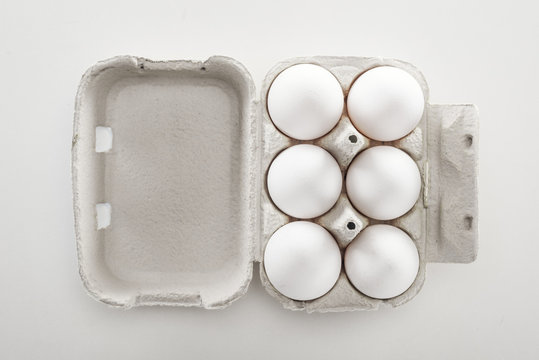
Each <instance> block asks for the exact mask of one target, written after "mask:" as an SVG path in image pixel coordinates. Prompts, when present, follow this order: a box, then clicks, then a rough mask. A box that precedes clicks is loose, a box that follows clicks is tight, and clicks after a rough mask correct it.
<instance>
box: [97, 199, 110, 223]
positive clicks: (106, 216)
mask: <svg viewBox="0 0 539 360" xmlns="http://www.w3.org/2000/svg"><path fill="white" fill-rule="evenodd" d="M111 210H112V208H111V206H110V204H109V203H99V204H95V212H96V218H97V230H101V229H106V228H107V227H109V225H110V216H111Z"/></svg>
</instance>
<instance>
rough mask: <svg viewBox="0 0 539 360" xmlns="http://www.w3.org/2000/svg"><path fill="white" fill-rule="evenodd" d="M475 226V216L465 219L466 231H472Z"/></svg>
mask: <svg viewBox="0 0 539 360" xmlns="http://www.w3.org/2000/svg"><path fill="white" fill-rule="evenodd" d="M472 225H473V216H465V217H464V227H465V228H466V230H472Z"/></svg>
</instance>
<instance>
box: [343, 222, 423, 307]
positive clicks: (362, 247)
mask: <svg viewBox="0 0 539 360" xmlns="http://www.w3.org/2000/svg"><path fill="white" fill-rule="evenodd" d="M344 267H345V271H346V275H347V276H348V279H350V281H351V282H352V284H353V285H354V286H355V287H356V288H357V289H358V290H359V291H360V292H362V293H363V294H365V295H367V296H370V297H373V298H376V299H389V298H392V297H395V296H398V295H400V294H402V293H403V292H405V291H406V290H407V289H408V288H409V287H410V285H412V283H413V282H414V280H415V278H416V276H417V272H418V270H419V255H418V252H417V248H416V246H415V244H414V242H413V241H412V239H411V238H410V237H409V236H408V235H407V234H406V233H405V232H404V231H402V230H401V229H399V228H396V227H394V226H391V225H385V224H379V225H372V226H368V227H367V228H365V230H363V231H362V232H361V233H360V234H359V236H358V237H357V238H356V239H355V240H354V241H352V243H350V245H348V247H347V248H346V252H345V255H344Z"/></svg>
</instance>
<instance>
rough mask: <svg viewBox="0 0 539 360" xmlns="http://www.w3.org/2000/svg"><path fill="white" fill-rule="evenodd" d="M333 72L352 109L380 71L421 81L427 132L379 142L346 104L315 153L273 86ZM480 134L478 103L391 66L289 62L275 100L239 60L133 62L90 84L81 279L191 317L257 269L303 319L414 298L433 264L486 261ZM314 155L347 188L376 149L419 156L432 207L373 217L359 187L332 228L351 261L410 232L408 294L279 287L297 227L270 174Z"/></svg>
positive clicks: (84, 111) (79, 163)
mask: <svg viewBox="0 0 539 360" xmlns="http://www.w3.org/2000/svg"><path fill="white" fill-rule="evenodd" d="M304 63H308V64H315V65H318V66H321V67H323V68H324V69H326V70H328V71H329V72H331V73H332V74H333V75H334V76H335V77H336V79H337V80H338V81H339V83H340V85H341V87H342V90H343V96H345V97H346V95H347V94H348V92H349V90H350V87H351V86H352V84H353V83H354V81H355V80H356V79H357V78H358V77H359V76H360V75H361V74H363V73H365V72H366V71H368V70H369V69H373V68H375V67H379V66H385V65H387V66H392V67H397V68H400V69H403V70H405V71H406V72H407V73H409V74H410V75H412V76H413V77H414V79H415V80H416V81H417V82H418V83H419V85H420V86H421V89H422V91H423V97H424V99H425V106H424V111H423V115H422V118H421V120H420V122H419V124H418V126H417V127H416V128H415V129H414V130H413V131H412V132H411V133H410V134H408V135H407V136H405V137H404V138H401V139H399V140H396V141H391V142H380V141H374V140H371V139H369V138H367V137H366V136H364V135H362V134H361V133H360V132H359V131H358V130H357V129H356V128H355V127H354V126H353V125H352V123H351V121H350V119H349V117H348V113H347V109H346V105H345V106H344V110H343V113H342V115H341V117H340V119H339V121H338V123H337V125H336V126H335V127H334V128H333V129H332V130H331V131H330V132H329V133H327V134H326V135H324V136H322V137H320V138H317V139H314V140H308V141H300V140H295V139H292V138H290V137H288V136H286V135H284V134H283V133H282V132H280V131H279V130H278V129H277V128H276V127H275V125H274V123H273V122H272V120H271V118H270V115H269V113H268V109H267V104H266V101H267V94H268V92H269V89H270V87H271V84H272V83H273V81H274V79H275V78H276V77H277V76H278V75H279V74H280V73H281V72H282V71H283V70H285V69H287V68H289V67H291V66H293V65H295V64H304ZM477 135H478V115H477V110H476V108H475V107H474V106H473V105H432V104H429V102H428V86H427V83H426V81H425V79H424V77H423V76H422V74H421V73H420V72H419V71H418V70H417V69H416V68H415V67H413V66H412V65H410V64H408V63H405V62H402V61H397V60H392V59H382V58H366V57H308V58H295V59H290V60H286V61H283V62H281V63H279V64H277V65H276V66H275V67H274V68H273V69H272V70H270V72H269V73H268V75H267V76H266V79H265V80H264V82H263V84H262V88H261V95H260V100H257V98H256V92H255V86H254V83H253V81H252V79H251V77H250V75H249V73H248V71H247V70H246V69H245V68H244V67H243V66H242V65H241V64H239V63H238V62H237V61H235V60H233V59H230V58H226V57H211V58H209V59H208V60H206V61H200V62H199V61H183V60H180V61H150V60H148V59H143V58H138V57H132V56H121V57H116V58H112V59H109V60H105V61H102V62H99V63H98V64H96V65H94V66H93V67H92V68H90V69H89V70H88V71H87V72H86V74H85V75H84V76H83V78H82V81H81V84H80V87H79V92H78V94H77V101H76V110H75V121H74V136H73V150H72V155H73V163H72V165H73V195H74V213H75V226H76V237H77V249H78V257H79V269H80V274H81V278H82V281H83V283H84V285H85V287H86V289H87V290H88V292H89V293H90V294H91V295H92V296H93V297H94V298H96V299H98V300H100V301H102V302H104V303H107V304H109V305H112V306H118V307H124V308H129V307H132V306H139V305H181V306H198V307H204V308H208V309H216V308H223V307H225V306H228V305H229V304H230V303H231V302H233V301H234V300H236V299H238V298H239V297H241V296H242V295H243V294H244V293H245V292H246V291H247V288H248V285H249V283H250V281H251V278H252V269H253V263H254V262H260V263H261V266H260V277H261V280H262V283H263V285H264V287H265V288H266V290H267V291H268V292H269V293H270V294H271V295H272V296H274V297H275V298H277V300H278V301H280V302H281V303H282V304H283V306H284V307H286V308H288V309H293V310H300V309H304V310H306V311H308V312H311V311H320V312H327V311H344V310H371V309H376V308H378V307H379V306H380V305H381V304H388V305H391V306H397V305H400V304H403V303H405V302H407V301H408V300H410V299H412V298H413V297H414V296H415V295H416V294H417V293H418V292H419V290H420V289H421V286H422V284H423V282H424V280H425V271H426V264H427V263H428V262H453V263H468V262H471V261H473V260H474V259H475V258H476V256H477V240H478V233H477V182H476V176H477V174H476V171H477ZM300 143H308V144H314V145H317V146H319V147H321V148H323V149H325V150H327V151H328V152H329V153H330V154H331V155H332V156H333V157H334V158H335V159H336V161H337V163H338V164H339V166H340V169H341V172H342V175H343V177H345V176H346V171H347V169H348V166H349V165H350V163H351V162H352V160H353V159H354V158H355V157H356V156H357V155H358V154H359V153H360V152H362V151H363V150H365V149H368V148H371V147H373V146H377V145H390V146H393V147H396V148H398V149H401V150H403V151H404V152H406V153H407V154H408V155H409V156H410V157H411V158H412V159H413V160H414V161H415V163H416V164H417V166H418V168H419V171H420V174H421V181H422V186H421V192H420V197H419V199H418V201H417V202H416V203H415V205H414V206H413V208H412V209H411V210H410V211H408V212H407V213H406V214H405V215H403V216H401V217H398V218H396V219H394V220H389V221H379V220H374V219H370V218H368V217H366V216H364V215H362V214H360V213H359V212H358V211H357V210H356V209H355V208H354V206H352V204H351V203H350V201H349V199H348V197H347V194H346V188H345V187H344V186H343V188H342V192H341V194H340V196H339V198H338V200H337V202H336V204H335V205H334V206H333V207H332V208H331V209H330V210H329V211H328V212H326V213H324V214H323V215H321V216H319V217H315V218H312V219H308V221H312V222H314V223H317V224H319V225H321V226H323V227H324V228H325V229H327V230H328V231H329V232H330V233H331V235H332V236H333V237H334V238H335V240H336V241H337V243H338V245H339V247H340V249H341V251H342V252H344V251H345V249H346V247H347V245H348V244H350V243H351V242H352V241H353V240H354V239H355V238H357V237H358V235H359V234H360V233H361V231H362V230H363V229H365V228H366V227H367V226H368V225H372V224H376V223H385V224H390V225H393V226H396V227H398V228H400V229H402V230H404V231H405V232H406V233H407V234H408V235H409V236H410V237H411V238H412V240H413V242H414V244H415V246H416V247H417V250H418V254H419V270H418V274H417V277H416V278H415V281H414V282H413V284H412V285H411V286H410V287H409V288H408V289H407V290H406V291H404V292H403V293H402V294H400V295H398V296H396V297H393V298H389V299H375V298H371V297H369V296H366V295H364V294H362V293H361V292H360V291H358V290H357V289H356V288H355V287H354V286H353V285H352V284H351V282H350V281H349V280H348V277H347V275H346V273H345V269H344V267H342V268H341V274H340V276H339V277H338V280H337V282H336V283H335V285H334V286H333V287H332V288H331V290H329V292H327V293H326V294H325V295H322V296H321V297H319V298H316V299H313V300H309V301H297V300H293V299H290V298H288V297H286V296H284V295H282V294H281V293H280V292H278V291H277V290H276V289H275V288H274V287H273V286H272V284H271V282H270V281H269V279H268V277H267V275H266V272H265V268H264V264H263V259H264V249H265V246H266V244H267V242H268V240H269V239H270V238H271V236H272V234H274V233H275V231H276V230H277V229H279V228H281V227H282V226H283V225H285V224H287V223H289V222H291V221H294V220H296V219H295V218H292V217H290V216H288V215H286V214H285V213H283V212H282V211H281V210H279V209H278V208H277V207H276V206H275V204H274V202H273V201H272V200H271V197H270V196H269V193H268V190H267V186H266V175H267V170H268V168H269V167H270V164H271V163H272V161H273V160H274V159H275V157H276V156H277V155H278V154H279V153H280V152H281V151H283V150H284V149H286V148H289V147H291V146H293V145H296V144H300Z"/></svg>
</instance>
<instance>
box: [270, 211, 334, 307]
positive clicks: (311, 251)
mask: <svg viewBox="0 0 539 360" xmlns="http://www.w3.org/2000/svg"><path fill="white" fill-rule="evenodd" d="M264 269H265V271H266V275H267V276H268V279H269V281H270V282H271V284H272V285H273V287H274V288H275V289H277V291H279V292H280V293H281V294H283V295H284V296H287V297H289V298H291V299H294V300H302V301H304V300H312V299H316V298H318V297H320V296H322V295H324V294H325V293H327V292H328V291H329V290H331V288H332V287H333V285H335V283H336V282H337V279H338V277H339V274H340V272H341V253H340V250H339V246H338V245H337V242H336V241H335V239H334V238H333V236H331V234H330V233H329V232H328V231H327V230H326V229H324V228H323V227H322V226H320V225H317V224H315V223H312V222H309V221H295V222H291V223H288V224H286V225H284V226H283V227H281V228H279V229H278V230H277V231H276V232H275V233H274V234H273V235H272V236H271V238H270V239H269V241H268V244H267V245H266V250H265V252H264Z"/></svg>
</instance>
